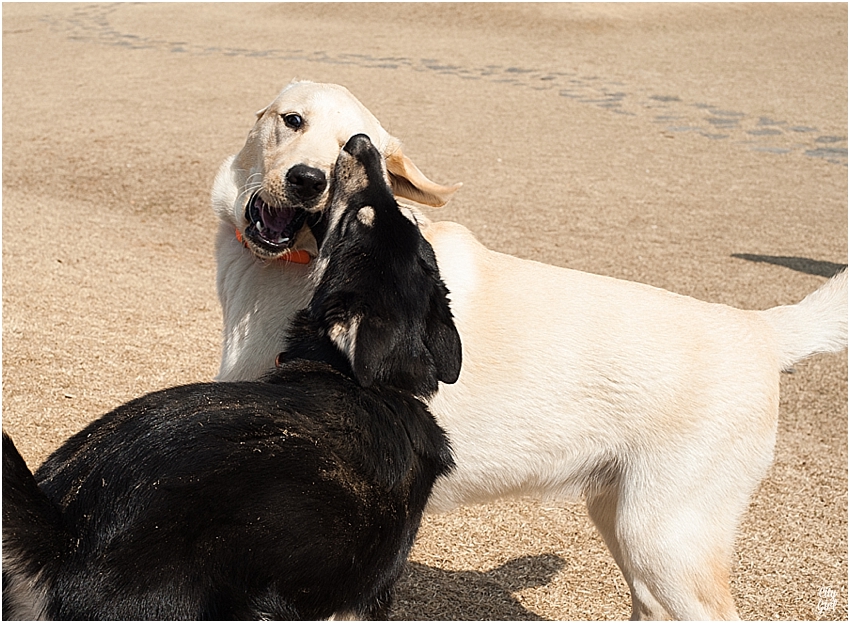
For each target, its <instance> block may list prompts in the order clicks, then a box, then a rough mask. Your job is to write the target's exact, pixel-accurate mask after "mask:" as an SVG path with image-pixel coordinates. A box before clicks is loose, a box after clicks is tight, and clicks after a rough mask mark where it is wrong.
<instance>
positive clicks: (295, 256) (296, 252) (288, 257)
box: [236, 227, 313, 264]
mask: <svg viewBox="0 0 850 623" xmlns="http://www.w3.org/2000/svg"><path fill="white" fill-rule="evenodd" d="M236 239H237V240H238V241H239V242H241V243H242V246H243V247H245V248H246V249H247V248H248V243H247V242H245V240H244V239H243V238H242V232H241V231H239V228H238V227H237V228H236ZM312 259H313V256H312V255H310V254H309V253H308V252H307V251H305V250H304V249H290V250H289V251H287V252H286V253H285V254H284V255H283V256H281V257H279V258H278V259H277V261H278V262H291V263H293V264H309V263H310V262H311V261H312Z"/></svg>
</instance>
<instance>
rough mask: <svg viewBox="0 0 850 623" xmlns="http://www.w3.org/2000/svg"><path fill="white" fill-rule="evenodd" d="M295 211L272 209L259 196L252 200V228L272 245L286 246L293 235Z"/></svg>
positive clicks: (291, 209)
mask: <svg viewBox="0 0 850 623" xmlns="http://www.w3.org/2000/svg"><path fill="white" fill-rule="evenodd" d="M296 213H297V212H296V210H294V209H293V208H272V207H271V206H269V205H268V204H267V203H266V202H265V201H263V200H262V199H261V198H260V197H259V196H257V197H256V198H255V199H254V213H253V216H252V218H253V219H254V220H255V222H254V226H255V227H256V228H257V233H258V234H259V235H260V236H261V237H262V238H264V239H265V240H268V241H269V242H271V243H273V244H287V243H288V242H290V239H291V238H292V236H294V235H295V231H293V229H294V228H295V224H294V222H293V221H294V220H295V216H296Z"/></svg>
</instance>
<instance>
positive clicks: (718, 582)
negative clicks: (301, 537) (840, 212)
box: [213, 83, 847, 619]
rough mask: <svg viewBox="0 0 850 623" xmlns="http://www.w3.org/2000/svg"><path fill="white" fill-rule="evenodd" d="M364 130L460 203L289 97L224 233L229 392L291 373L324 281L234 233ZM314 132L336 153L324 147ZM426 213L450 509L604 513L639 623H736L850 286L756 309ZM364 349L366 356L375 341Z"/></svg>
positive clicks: (294, 95)
mask: <svg viewBox="0 0 850 623" xmlns="http://www.w3.org/2000/svg"><path fill="white" fill-rule="evenodd" d="M304 102H310V104H309V105H307V106H305V104H304ZM293 111H294V112H295V113H296V114H298V115H299V116H300V117H301V119H302V121H303V125H302V128H304V129H303V130H302V132H303V133H304V137H299V138H298V139H296V140H294V141H293V140H292V138H291V133H290V132H289V131H288V130H286V129H285V128H284V127H283V126H284V125H285V124H286V120H285V116H284V117H282V119H283V124H282V123H281V121H280V120H279V119H280V118H281V115H286V114H289V113H290V112H293ZM355 131H359V132H365V133H366V134H368V135H369V136H370V137H371V138H372V140H373V142H375V144H376V145H378V146H379V147H380V149H381V150H382V151H383V153H385V154H389V157H388V169H389V171H390V174H391V175H398V170H399V169H402V173H403V175H402V177H403V178H404V179H407V180H408V182H409V185H408V184H405V183H402V184H397V185H396V186H395V188H396V189H397V191H396V192H397V193H398V194H399V195H402V196H406V197H408V198H412V199H415V200H425V201H426V202H428V203H432V204H434V203H441V202H443V201H444V200H445V199H446V198H447V197H448V195H449V194H450V193H451V191H452V190H453V188H454V187H441V186H437V185H435V184H433V183H432V182H429V181H427V179H425V178H424V176H422V175H421V173H419V172H418V170H417V171H416V172H415V173H413V174H410V171H411V170H413V169H411V168H410V167H411V166H412V165H409V164H406V165H405V166H404V167H393V166H392V164H391V162H390V158H391V157H392V154H393V153H398V152H397V151H394V150H397V147H396V145H397V142H396V141H395V140H394V139H391V138H390V137H388V135H386V133H385V131H384V130H382V129H381V128H380V125H379V124H378V123H377V121H375V119H374V117H372V115H371V114H369V113H368V112H367V111H366V110H365V109H364V108H363V106H362V105H361V104H360V103H359V102H358V101H357V100H356V99H354V98H353V97H352V96H351V95H350V94H349V93H348V92H347V91H344V90H342V89H340V88H339V87H330V86H327V85H314V84H311V83H296V84H294V85H291V86H290V87H288V88H287V89H286V90H284V92H283V93H282V94H281V95H280V96H279V97H278V99H277V100H275V102H274V103H273V104H272V106H271V107H270V108H269V109H267V110H266V111H265V112H264V113H263V114H262V115H261V117H260V119H259V120H258V122H257V125H256V126H255V128H254V130H252V132H251V134H250V135H249V137H248V142H247V144H246V145H245V147H244V148H243V150H242V151H241V152H240V153H239V154H238V155H237V156H236V158H235V160H233V159H231V160H228V161H227V162H226V163H225V165H224V167H223V168H222V170H221V172H220V173H219V176H218V178H217V180H216V183H215V188H214V192H213V203H214V206H215V209H216V212H217V213H218V214H219V216H220V217H221V220H222V225H221V232H220V234H219V237H218V248H217V254H218V271H219V274H218V287H219V295H220V298H221V303H222V307H223V311H224V323H225V326H224V350H223V357H222V363H221V370H220V373H219V377H218V378H219V379H220V380H236V379H251V378H257V377H260V376H261V375H263V374H264V373H265V372H266V371H267V370H268V369H269V368H270V367H271V366H273V364H274V360H275V355H276V354H277V353H278V352H279V351H282V350H283V349H284V335H285V329H286V326H287V323H288V321H289V319H290V318H291V316H292V314H293V312H294V311H295V310H296V309H297V308H299V307H300V306H302V305H303V304H304V303H305V302H306V300H307V298H308V296H309V293H310V288H311V281H310V272H311V265H310V264H306V265H302V264H295V263H291V262H281V261H270V260H269V259H268V255H267V254H266V253H265V252H264V251H263V250H262V249H260V250H258V248H257V247H256V246H255V245H254V244H252V243H250V242H249V244H248V247H247V248H245V247H244V246H243V244H242V243H240V242H239V241H238V240H237V239H236V236H235V235H234V228H238V229H240V231H242V235H243V237H245V238H247V237H248V236H247V232H246V231H245V229H244V228H245V227H246V226H247V227H250V225H248V220H247V219H246V218H245V214H246V213H248V212H251V208H250V206H249V199H250V197H251V196H252V195H253V193H254V191H255V189H273V188H276V187H279V185H280V184H281V183H282V182H281V178H282V177H285V175H286V165H283V166H279V165H277V164H276V163H278V162H283V163H289V164H290V165H291V163H299V162H307V163H308V164H309V165H310V166H314V167H317V168H320V169H322V170H324V171H328V170H330V169H331V166H332V164H333V161H334V160H335V158H336V153H335V152H334V150H336V151H337V152H338V150H339V145H341V144H342V143H344V142H345V140H346V139H347V138H348V136H349V135H350V134H351V133H353V132H355ZM310 132H315V133H319V134H322V136H321V137H317V138H315V139H313V138H311V139H309V141H308V140H307V138H306V135H307V134H308V133H310ZM296 134H297V133H296ZM301 138H303V139H304V140H303V141H301V140H300V139H301ZM308 143H309V144H310V145H321V146H322V147H321V149H318V148H316V150H315V151H310V150H309V149H307V148H306V147H302V145H307V144H308ZM295 144H297V145H298V149H297V155H293V153H292V152H293V148H292V147H290V146H291V145H295ZM394 169H395V173H394ZM410 186H413V187H414V188H416V189H418V190H416V191H412V190H411V188H410ZM261 192H262V190H261ZM266 192H267V194H266V195H262V194H261V196H262V197H276V196H277V195H275V193H274V192H273V191H271V190H267V191H266ZM419 193H421V194H419ZM263 201H265V202H267V203H269V205H275V204H273V203H272V202H273V201H274V200H273V199H271V198H265V199H263ZM317 206H318V204H317ZM314 209H315V210H318V209H320V208H318V207H314ZM270 210H272V209H270ZM256 212H257V211H256V210H254V213H255V214H256ZM414 214H415V215H416V218H417V219H418V221H419V223H420V227H421V228H422V231H423V233H424V234H425V237H426V239H427V240H428V241H429V242H430V243H431V244H432V245H433V247H434V250H435V251H436V255H437V260H438V264H439V267H440V271H441V274H442V278H443V280H444V281H445V283H446V285H447V286H448V289H449V292H450V297H451V306H452V312H453V314H454V316H455V322H456V325H457V328H458V330H459V332H460V336H461V340H462V343H463V368H462V371H461V375H460V378H459V380H458V382H457V383H456V384H454V385H446V386H441V388H440V391H439V392H438V394H437V395H436V397H434V399H433V400H432V401H431V408H432V410H433V412H434V414H435V415H436V417H437V419H438V420H439V422H440V424H441V425H442V426H443V427H444V428H445V429H446V430H447V431H448V433H449V437H450V439H451V444H452V448H453V451H454V454H455V458H456V462H457V469H456V470H455V471H454V472H453V473H452V474H451V475H450V476H449V477H448V478H445V479H441V480H440V481H438V483H437V486H436V487H435V490H434V493H433V495H432V498H431V502H430V510H432V511H441V510H447V509H451V508H453V507H455V506H458V505H461V504H469V503H474V502H486V501H488V500H493V499H495V498H498V497H502V496H508V495H540V496H584V497H585V498H586V500H587V507H588V509H589V511H590V516H591V517H592V518H593V521H594V522H595V524H596V526H597V527H598V528H599V530H600V532H601V533H602V536H603V537H604V539H605V542H606V543H607V545H608V547H609V549H610V551H611V553H612V554H613V556H614V558H615V559H616V561H617V563H618V565H619V566H620V569H621V570H622V572H623V575H624V576H625V578H626V580H627V582H628V584H629V587H630V589H631V595H632V608H633V612H632V614H633V617H635V618H650V619H660V618H665V617H667V616H673V617H675V618H681V619H724V618H735V617H736V616H737V615H736V609H735V604H734V602H733V600H732V596H731V594H730V591H729V569H730V560H731V557H732V553H733V544H734V539H735V532H736V529H737V527H738V525H739V523H740V519H741V516H742V515H743V513H744V512H745V510H746V508H747V505H748V501H749V498H750V496H751V494H752V492H753V490H754V489H755V487H756V486H757V485H758V483H759V481H760V480H761V479H762V478H763V477H764V475H765V473H766V471H767V469H768V466H769V465H770V463H771V461H772V457H773V446H774V441H775V437H776V424H777V416H778V407H779V374H780V371H782V370H783V369H785V368H787V367H789V366H791V365H793V364H794V362H796V361H799V360H800V359H802V358H804V357H807V356H809V355H812V354H814V353H819V352H836V351H840V350H843V349H844V348H846V344H847V275H846V272H845V273H842V274H840V275H838V276H837V277H834V278H833V279H832V280H830V281H828V282H827V283H826V284H825V285H824V286H822V287H821V288H820V289H819V290H818V291H816V292H814V293H813V294H811V295H810V296H808V297H807V298H806V299H804V300H803V301H802V302H800V303H798V304H797V305H791V306H783V307H776V308H773V309H769V310H766V311H743V310H739V309H735V308H732V307H728V306H725V305H717V304H709V303H705V302H701V301H698V300H695V299H692V298H689V297H686V296H680V295H676V294H673V293H670V292H667V291H664V290H660V289H657V288H653V287H649V286H646V285H642V284H638V283H633V282H628V281H620V280H617V279H611V278H608V277H601V276H597V275H592V274H587V273H582V272H578V271H574V270H567V269H563V268H556V267H553V266H547V265H545V264H540V263H538V262H533V261H527V260H522V259H518V258H515V257H511V256H508V255H504V254H501V253H496V252H494V251H490V250H488V249H486V248H485V247H484V246H482V245H481V244H480V243H479V242H478V241H477V240H476V239H475V238H474V237H473V236H472V234H471V233H470V232H469V231H468V230H467V229H466V228H464V227H462V226H461V225H457V224H454V223H430V222H428V221H427V220H426V219H424V218H423V217H421V215H418V213H414ZM267 220H268V221H269V222H272V221H273V216H269V217H268V218H267ZM260 226H261V227H266V226H264V225H263V223H260ZM266 228H267V229H272V227H271V226H268V227H266ZM307 229H309V227H307ZM316 229H317V230H321V226H320V225H319V226H317V227H316ZM299 236H300V237H299V238H297V240H302V237H303V239H307V238H310V237H311V236H310V232H309V231H306V229H302V230H301V231H300V232H299ZM310 245H315V242H310ZM304 248H310V249H314V248H315V247H310V246H309V245H308V244H307V243H304ZM347 339H350V340H353V347H354V348H356V335H352V336H347Z"/></svg>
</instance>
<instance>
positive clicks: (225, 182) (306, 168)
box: [213, 81, 460, 259]
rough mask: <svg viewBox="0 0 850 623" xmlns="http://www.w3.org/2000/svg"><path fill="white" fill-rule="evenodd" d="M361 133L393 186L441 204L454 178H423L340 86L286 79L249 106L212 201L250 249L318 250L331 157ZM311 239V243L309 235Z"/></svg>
mask: <svg viewBox="0 0 850 623" xmlns="http://www.w3.org/2000/svg"><path fill="white" fill-rule="evenodd" d="M355 134H365V135H366V136H368V137H369V139H370V140H371V141H372V143H373V144H374V145H375V146H376V147H377V149H378V151H379V152H380V153H381V154H382V155H383V156H384V158H385V159H386V167H387V173H388V176H389V179H390V183H391V185H392V189H393V192H394V193H395V194H396V195H397V196H399V197H403V198H406V199H410V200H412V201H416V202H418V203H422V204H424V205H429V206H435V207H436V206H442V205H445V203H446V202H447V201H448V199H449V197H450V196H451V195H452V193H454V192H455V191H456V190H457V189H458V188H459V187H460V184H455V185H453V186H442V185H440V184H436V183H434V182H432V181H431V180H429V179H428V178H427V177H425V175H424V174H423V173H422V172H421V171H420V170H419V169H418V168H417V167H416V165H415V164H413V162H411V160H410V159H409V158H408V157H407V156H405V155H404V153H403V152H402V149H401V142H400V141H399V140H398V139H396V138H394V137H392V136H390V134H389V133H388V132H387V131H386V130H384V128H383V127H381V124H380V123H379V122H378V120H377V119H376V118H375V117H374V115H372V113H370V112H369V111H368V110H367V109H366V107H365V106H363V104H361V103H360V102H359V101H358V100H357V98H355V97H354V96H353V95H352V94H351V93H350V92H349V91H348V89H346V88H344V87H341V86H338V85H335V84H317V83H315V82H307V81H293V82H291V83H290V84H289V85H288V86H287V87H286V88H285V89H284V90H283V91H281V93H280V94H279V95H278V96H277V98H276V99H275V100H274V101H273V102H272V103H271V104H270V105H269V106H267V107H266V108H264V109H263V110H261V111H259V112H258V113H257V122H256V123H255V124H254V127H253V128H252V129H251V132H250V133H249V134H248V140H247V141H246V142H245V146H244V147H243V148H242V151H240V152H239V153H238V154H236V156H234V157H232V158H230V159H228V160H227V161H226V162H225V163H224V164H223V165H222V168H221V170H220V171H219V174H218V176H217V177H216V181H215V184H214V186H213V206H214V208H215V210H216V213H217V214H218V216H219V218H221V219H222V220H224V221H225V222H229V223H230V224H232V225H233V227H234V228H235V230H236V235H237V236H239V237H241V238H242V240H243V241H244V243H245V244H246V246H247V247H248V248H249V249H251V251H252V252H253V253H254V254H255V255H257V256H259V257H261V258H265V259H276V258H279V257H283V256H285V255H289V254H291V252H292V251H306V252H308V253H309V254H310V255H311V256H315V255H316V254H317V253H318V244H319V243H320V242H321V238H322V236H323V232H324V227H325V223H324V218H325V211H326V208H327V207H328V203H329V200H330V196H331V193H330V188H331V184H332V181H333V180H332V179H331V178H332V175H333V168H334V163H335V162H336V159H337V156H338V155H339V153H340V149H341V148H342V146H343V145H345V143H346V142H347V141H348V139H349V138H351V137H352V136H353V135H355ZM317 239H318V242H317Z"/></svg>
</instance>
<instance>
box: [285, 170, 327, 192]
mask: <svg viewBox="0 0 850 623" xmlns="http://www.w3.org/2000/svg"><path fill="white" fill-rule="evenodd" d="M286 184H287V187H288V189H289V191H290V192H292V193H293V194H294V195H295V196H296V197H298V198H299V199H301V200H303V201H309V200H310V199H315V198H316V197H318V196H319V195H321V194H322V193H323V192H324V191H325V188H327V186H328V180H327V177H326V176H325V174H324V173H323V172H322V171H320V170H319V169H316V168H314V167H308V166H307V165H306V164H296V165H295V166H294V167H292V168H291V169H289V171H288V172H287V173H286Z"/></svg>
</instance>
